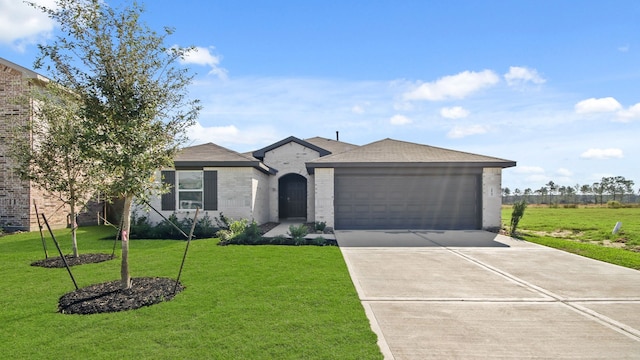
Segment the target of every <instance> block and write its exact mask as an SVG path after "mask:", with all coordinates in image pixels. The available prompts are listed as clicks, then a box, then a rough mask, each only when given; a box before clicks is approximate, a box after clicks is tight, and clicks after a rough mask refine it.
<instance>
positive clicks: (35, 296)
mask: <svg viewBox="0 0 640 360" xmlns="http://www.w3.org/2000/svg"><path fill="white" fill-rule="evenodd" d="M57 233H58V234H59V240H61V241H62V242H63V245H65V246H66V248H68V247H69V246H68V245H69V244H68V243H69V242H70V240H69V236H68V233H69V231H68V230H60V231H58V232H57ZM111 234H113V230H112V229H110V228H106V227H90V228H81V229H80V231H79V234H78V247H79V249H80V252H81V253H90V252H103V253H111V248H112V245H113V242H112V241H108V240H99V239H100V238H101V237H104V236H107V235H111ZM216 243H217V240H214V239H209V240H197V241H193V242H192V243H191V247H190V249H189V254H188V257H187V261H186V265H185V269H184V270H183V273H182V279H181V282H182V283H183V284H184V285H185V286H186V290H185V291H183V292H182V293H180V294H178V295H177V296H176V298H175V299H173V300H172V301H168V302H164V303H161V304H158V305H153V306H151V307H146V308H142V309H138V310H134V311H128V312H121V313H110V314H97V315H64V314H60V313H57V312H56V310H57V301H58V298H59V297H60V296H61V295H63V294H64V293H66V292H69V291H72V290H73V289H74V287H73V283H72V282H71V279H70V278H69V276H68V275H67V272H66V270H65V269H46V268H38V267H32V266H30V265H29V264H30V263H31V262H32V261H35V260H39V259H42V258H44V253H43V251H42V245H41V242H40V237H39V234H38V233H37V232H32V233H23V234H16V235H9V236H4V237H0V246H1V251H0V277H1V278H2V284H3V286H2V289H3V294H2V296H0V308H1V309H2V310H0V329H1V331H0V334H2V339H1V341H0V353H1V354H2V355H3V357H5V358H10V359H27V358H49V359H61V358H66V359H86V358H92V359H123V358H129V359H203V358H211V359H381V358H382V355H381V354H380V352H379V349H378V347H377V345H376V340H377V339H376V336H375V334H374V333H373V332H372V331H371V330H370V327H369V322H368V320H367V318H366V316H365V314H364V311H363V309H362V306H361V304H360V301H359V300H358V296H357V294H356V292H355V289H354V287H353V284H352V283H351V279H350V278H349V274H348V272H347V269H346V266H345V264H344V261H343V259H342V255H341V254H340V250H339V248H337V247H317V246H217V245H216ZM48 244H49V254H50V256H56V254H54V253H53V250H54V247H53V244H52V243H51V241H50V240H49V242H48ZM185 244H186V243H185V242H183V241H170V240H132V241H131V243H130V247H131V252H130V264H131V273H132V277H134V278H135V277H143V276H160V277H170V278H175V277H176V276H177V273H178V269H179V266H180V261H181V259H182V254H183V251H184V248H185ZM116 253H117V254H118V252H116ZM119 269H120V259H119V258H118V259H116V260H113V261H108V262H104V263H98V264H88V265H81V266H76V267H72V271H73V274H74V276H75V278H76V280H77V282H78V285H79V286H80V287H83V286H88V285H91V284H94V283H100V282H105V281H110V280H115V279H117V278H118V277H119V273H120V270H119Z"/></svg>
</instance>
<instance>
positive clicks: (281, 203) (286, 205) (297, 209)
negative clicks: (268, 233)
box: [278, 174, 307, 219]
mask: <svg viewBox="0 0 640 360" xmlns="http://www.w3.org/2000/svg"><path fill="white" fill-rule="evenodd" d="M278 212H279V215H280V218H281V219H286V218H305V219H306V218H307V179H306V178H305V177H304V176H302V175H298V174H287V175H285V176H283V177H281V178H280V179H278Z"/></svg>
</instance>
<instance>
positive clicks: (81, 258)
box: [31, 254, 115, 268]
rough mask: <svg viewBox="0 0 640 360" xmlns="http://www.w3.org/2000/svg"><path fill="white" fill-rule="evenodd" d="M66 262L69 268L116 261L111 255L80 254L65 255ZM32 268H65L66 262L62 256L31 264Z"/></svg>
mask: <svg viewBox="0 0 640 360" xmlns="http://www.w3.org/2000/svg"><path fill="white" fill-rule="evenodd" d="M64 258H65V260H67V264H69V266H75V265H82V264H93V263H99V262H103V261H108V260H112V259H115V256H113V255H111V254H80V255H78V256H73V255H65V256H64ZM31 266H41V267H46V268H63V267H64V261H62V258H61V257H60V256H56V257H50V258H47V259H43V260H38V261H34V262H32V263H31Z"/></svg>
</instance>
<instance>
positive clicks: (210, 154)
mask: <svg viewBox="0 0 640 360" xmlns="http://www.w3.org/2000/svg"><path fill="white" fill-rule="evenodd" d="M174 164H175V166H176V168H178V167H204V166H226V167H241V166H251V167H255V168H257V169H259V170H262V171H264V172H270V173H273V172H275V170H273V169H271V168H269V167H268V166H266V165H264V164H263V163H262V162H260V160H258V159H256V158H254V157H253V156H249V155H245V154H240V153H238V152H236V151H233V150H229V149H227V148H225V147H222V146H220V145H216V144H214V143H207V144H202V145H195V146H190V147H187V148H184V149H182V150H180V151H179V152H178V154H177V156H176V158H175V160H174Z"/></svg>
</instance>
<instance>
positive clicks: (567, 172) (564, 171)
mask: <svg viewBox="0 0 640 360" xmlns="http://www.w3.org/2000/svg"><path fill="white" fill-rule="evenodd" d="M556 174H558V175H560V176H564V177H570V176H572V175H573V173H572V172H571V171H570V170H569V169H565V168H559V169H558V170H556Z"/></svg>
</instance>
